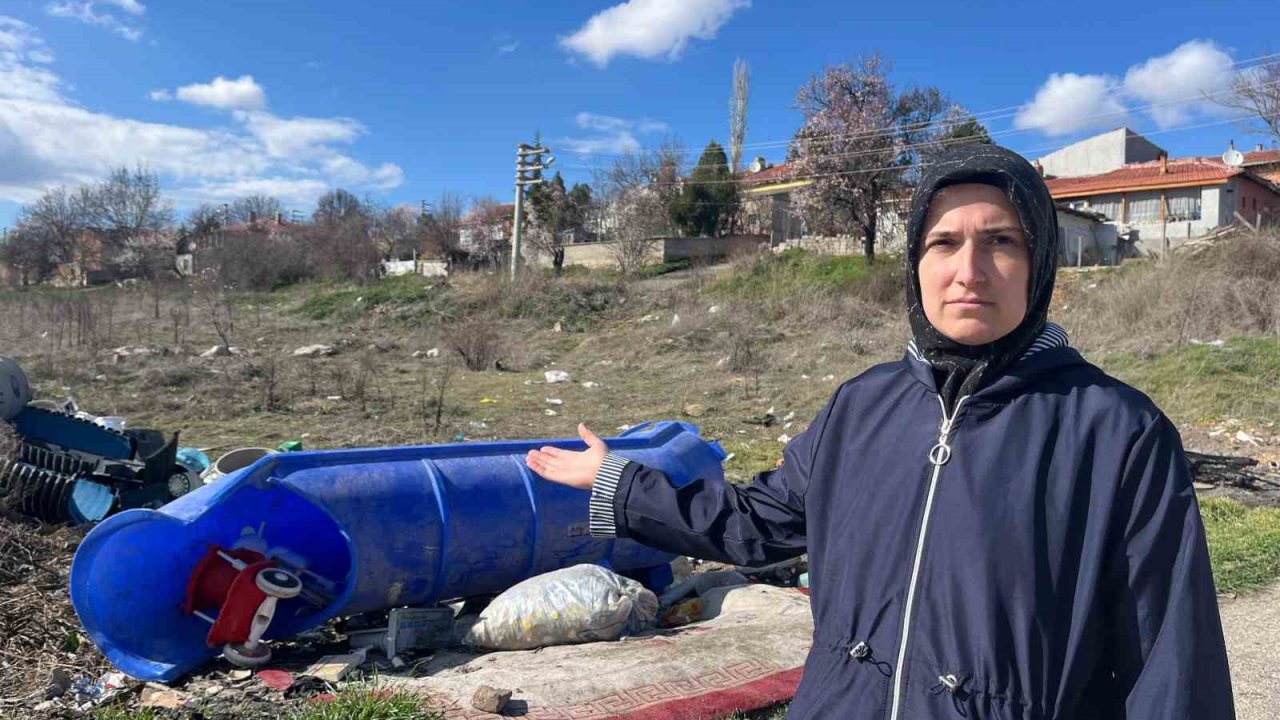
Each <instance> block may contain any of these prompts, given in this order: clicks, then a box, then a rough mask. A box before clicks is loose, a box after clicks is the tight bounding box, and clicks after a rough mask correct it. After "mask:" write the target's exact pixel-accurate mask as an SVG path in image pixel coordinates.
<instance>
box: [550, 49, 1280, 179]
mask: <svg viewBox="0 0 1280 720" xmlns="http://www.w3.org/2000/svg"><path fill="white" fill-rule="evenodd" d="M1272 58H1280V53H1273V54H1270V55H1261V56H1258V57H1256V58H1249V59H1246V60H1240V61H1237V62H1234V63H1232V66H1233V67H1236V66H1240V65H1244V64H1246V63H1251V62H1255V61H1259V60H1270V59H1272ZM1272 64H1274V63H1271V62H1265V63H1261V64H1258V65H1254V66H1251V67H1247V68H1241V69H1239V70H1237V71H1235V72H1233V73H1232V77H1235V76H1237V75H1240V74H1242V73H1243V72H1245V71H1248V70H1255V69H1257V68H1259V67H1266V66H1269V65H1272ZM1273 84H1274V83H1266V84H1264V85H1260V86H1259V87H1267V86H1269V85H1273ZM1224 92H1229V91H1220V92H1214V93H1200V94H1196V95H1188V96H1185V97H1181V98H1174V99H1172V100H1164V101H1161V102H1155V103H1148V104H1146V105H1139V106H1136V107H1133V108H1126V109H1124V110H1121V111H1116V112H1107V113H1097V114H1094V115H1090V116H1086V117H1084V118H1082V120H1098V119H1102V118H1108V117H1118V116H1123V115H1127V114H1129V113H1131V112H1142V111H1146V110H1152V109H1155V108H1160V107H1166V106H1170V105H1178V104H1181V103H1190V102H1200V101H1204V100H1211V99H1213V98H1215V97H1217V96H1219V95H1221V94H1223V93H1224ZM1030 106H1031V103H1024V104H1022V105H1014V106H1010V107H1007V108H998V109H995V110H987V111H983V112H979V113H972V114H970V115H967V116H965V117H960V118H946V119H942V120H934V121H929V122H922V123H914V124H908V125H905V126H885V127H878V128H870V129H867V130H861V131H857V132H854V133H827V134H824V135H817V136H810V137H807V138H791V139H788V140H772V141H765V142H759V143H747V144H744V145H743V148H744V149H746V148H749V147H750V148H759V147H786V146H790V145H791V144H793V143H797V142H799V143H812V144H817V143H821V142H834V141H836V140H840V139H844V140H856V139H864V138H867V139H870V138H875V137H881V136H890V135H898V134H901V133H902V132H903V131H904V129H921V130H923V129H926V128H929V127H934V126H938V127H947V126H955V125H960V124H963V123H965V122H967V121H968V120H969V119H970V118H973V119H975V120H984V119H985V120H992V119H1003V118H1005V117H1012V116H1014V115H1016V114H1017V113H1016V112H1009V111H1016V110H1020V109H1022V108H1026V107H1030ZM1034 129H1035V128H1008V129H1005V130H999V131H995V132H990V133H988V134H989V135H992V136H997V135H1007V134H1016V133H1021V132H1030V131H1032V130H1034ZM650 150H652V148H651V149H650ZM875 152H880V151H870V153H871V154H873V153H875ZM574 154H576V155H580V156H595V157H623V156H626V155H627V154H628V153H614V152H576V151H575V152H574ZM716 165H723V166H727V163H724V164H722V163H717V164H716ZM565 167H573V168H575V169H594V168H592V167H589V166H565Z"/></svg>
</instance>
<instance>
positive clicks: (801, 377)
mask: <svg viewBox="0 0 1280 720" xmlns="http://www.w3.org/2000/svg"><path fill="white" fill-rule="evenodd" d="M800 379H801V380H808V379H809V376H808V375H801V376H800Z"/></svg>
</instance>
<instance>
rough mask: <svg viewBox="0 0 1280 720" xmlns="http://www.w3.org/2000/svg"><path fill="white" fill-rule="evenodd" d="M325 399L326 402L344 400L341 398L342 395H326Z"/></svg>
mask: <svg viewBox="0 0 1280 720" xmlns="http://www.w3.org/2000/svg"><path fill="white" fill-rule="evenodd" d="M324 399H325V400H335V401H336V400H341V399H342V396H341V395H326V396H325V398H324Z"/></svg>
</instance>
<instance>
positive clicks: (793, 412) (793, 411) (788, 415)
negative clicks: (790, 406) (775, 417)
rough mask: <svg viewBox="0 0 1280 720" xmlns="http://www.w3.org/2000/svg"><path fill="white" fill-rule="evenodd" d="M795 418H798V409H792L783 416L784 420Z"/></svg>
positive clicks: (788, 420)
mask: <svg viewBox="0 0 1280 720" xmlns="http://www.w3.org/2000/svg"><path fill="white" fill-rule="evenodd" d="M795 419H796V411H795V410H792V411H791V412H789V413H787V414H786V415H783V416H782V422H791V421H792V420H795Z"/></svg>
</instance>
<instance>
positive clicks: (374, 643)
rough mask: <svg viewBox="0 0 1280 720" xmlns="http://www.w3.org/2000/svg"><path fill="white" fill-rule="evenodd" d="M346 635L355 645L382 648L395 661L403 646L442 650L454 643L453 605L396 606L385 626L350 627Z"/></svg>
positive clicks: (402, 663)
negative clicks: (429, 606) (352, 628)
mask: <svg viewBox="0 0 1280 720" xmlns="http://www.w3.org/2000/svg"><path fill="white" fill-rule="evenodd" d="M347 638H348V640H349V641H350V643H351V647H353V648H377V649H378V650H381V651H382V654H383V655H385V656H386V657H388V658H392V661H391V663H392V665H395V662H394V661H395V660H396V659H398V656H399V654H400V652H401V651H403V650H440V649H443V648H446V647H448V646H449V645H451V644H452V642H453V608H449V607H435V608H393V609H392V610H390V611H389V612H388V613H387V624H386V625H385V626H381V627H373V628H368V629H362V630H348V631H347ZM403 665H404V662H403V661H401V666H403Z"/></svg>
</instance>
